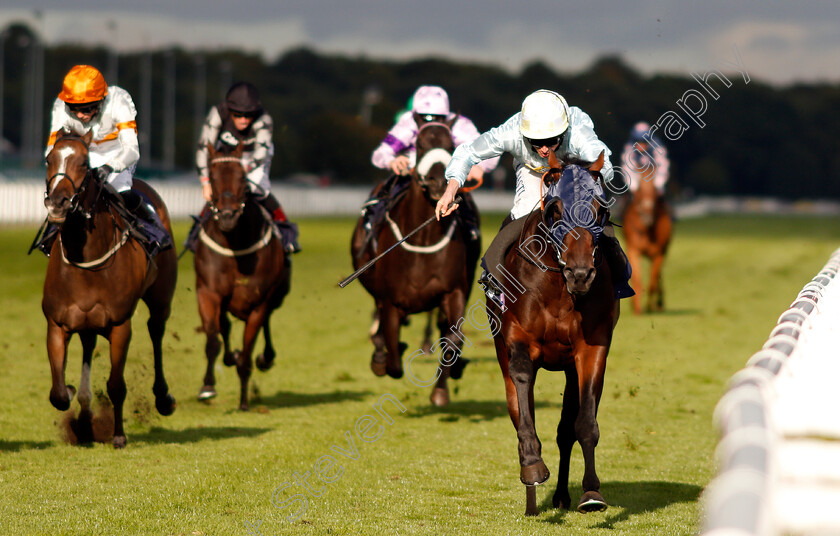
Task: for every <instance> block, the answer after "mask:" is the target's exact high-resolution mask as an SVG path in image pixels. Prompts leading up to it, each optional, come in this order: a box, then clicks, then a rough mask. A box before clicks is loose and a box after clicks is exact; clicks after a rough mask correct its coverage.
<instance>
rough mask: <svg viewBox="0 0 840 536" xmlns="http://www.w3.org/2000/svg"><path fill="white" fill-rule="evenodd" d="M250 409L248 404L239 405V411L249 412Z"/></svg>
mask: <svg viewBox="0 0 840 536" xmlns="http://www.w3.org/2000/svg"><path fill="white" fill-rule="evenodd" d="M249 409H250V408H249V407H248V404H247V403H244V404H239V411H248V410H249Z"/></svg>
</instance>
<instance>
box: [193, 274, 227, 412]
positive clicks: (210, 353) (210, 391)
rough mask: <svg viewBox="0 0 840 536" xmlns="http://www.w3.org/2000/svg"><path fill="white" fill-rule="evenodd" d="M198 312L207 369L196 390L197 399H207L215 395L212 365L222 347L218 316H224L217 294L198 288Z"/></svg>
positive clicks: (214, 377) (214, 376) (214, 375)
mask: <svg viewBox="0 0 840 536" xmlns="http://www.w3.org/2000/svg"><path fill="white" fill-rule="evenodd" d="M198 314H199V316H201V326H202V329H203V330H204V336H205V337H206V338H207V339H206V341H205V343H204V355H205V357H206V358H207V370H206V371H205V373H204V386H203V387H202V388H201V391H199V392H198V399H199V400H208V399H210V398H213V397H215V396H216V374H215V372H214V371H213V366H214V365H215V364H216V357H218V355H219V351H220V350H221V347H222V346H221V344H220V343H219V329H220V327H219V323H220V322H219V318H220V317H221V316H224V313H222V312H221V302H220V299H219V296H218V295H217V294H213V293H211V292H207V291H203V290H202V289H199V290H198Z"/></svg>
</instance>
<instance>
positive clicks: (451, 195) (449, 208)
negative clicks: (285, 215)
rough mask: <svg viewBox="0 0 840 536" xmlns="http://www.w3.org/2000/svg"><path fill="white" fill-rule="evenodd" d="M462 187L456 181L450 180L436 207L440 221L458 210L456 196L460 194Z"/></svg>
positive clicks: (436, 213)
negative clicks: (459, 190)
mask: <svg viewBox="0 0 840 536" xmlns="http://www.w3.org/2000/svg"><path fill="white" fill-rule="evenodd" d="M460 187H461V185H460V184H458V181H456V180H451V179H450V181H449V182H448V183H447V185H446V190H445V191H444V192H443V195H442V196H440V200H438V202H437V206H436V207H435V216H436V217H437V219H438V220H440V219H441V218H442V217H446V216H449V215H450V214H452V213H453V212H455V210H457V209H458V204H457V203H455V195H456V194H457V193H458V189H459V188H460Z"/></svg>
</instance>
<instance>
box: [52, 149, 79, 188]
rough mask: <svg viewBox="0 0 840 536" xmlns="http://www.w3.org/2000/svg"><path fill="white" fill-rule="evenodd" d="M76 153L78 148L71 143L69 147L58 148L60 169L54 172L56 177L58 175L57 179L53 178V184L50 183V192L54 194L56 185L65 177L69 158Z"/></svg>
mask: <svg viewBox="0 0 840 536" xmlns="http://www.w3.org/2000/svg"><path fill="white" fill-rule="evenodd" d="M74 154H76V150H75V149H74V148H73V147H70V146H69V145H68V146H67V147H62V148H61V149H59V150H58V156H59V161H58V169H57V170H56V172H55V173H54V174H53V176H54V177H57V180H55V179H54V180H53V181H52V184H50V193H51V194H52V192H53V190H55V187H56V186H58V183H60V182H61V180H62V179H63V178H64V174H65V173H67V159H68V158H70V157H71V156H73V155H74Z"/></svg>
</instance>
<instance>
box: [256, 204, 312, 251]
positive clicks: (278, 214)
mask: <svg viewBox="0 0 840 536" xmlns="http://www.w3.org/2000/svg"><path fill="white" fill-rule="evenodd" d="M256 199H257V202H258V203H259V204H260V205H261V206H262V207H263V208H264V209H265V210H266V211H268V213H269V214H271V220H272V222H273V223H274V225H275V226H276V227H277V230H278V231H279V232H280V236H281V237H283V244H284V245H285V248H286V253H300V251H301V249H302V248H301V247H300V243H299V242H298V236H300V233H299V231H298V226H297V224H295V223H292V222H290V221H289V219H288V218H287V217H286V212H284V211H283V207H281V206H280V202H279V201H277V198H276V197H274V194H272V193H271V192H269V193H267V194H266V195H265V196H264V197H262V198H260V197H257V198H256Z"/></svg>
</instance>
